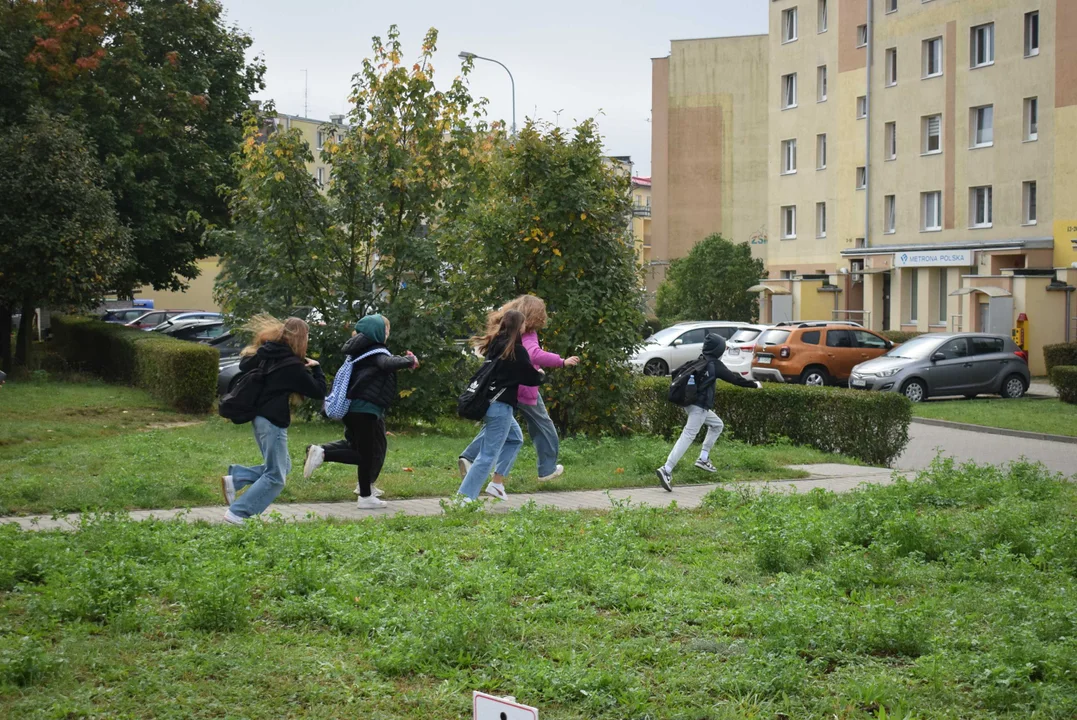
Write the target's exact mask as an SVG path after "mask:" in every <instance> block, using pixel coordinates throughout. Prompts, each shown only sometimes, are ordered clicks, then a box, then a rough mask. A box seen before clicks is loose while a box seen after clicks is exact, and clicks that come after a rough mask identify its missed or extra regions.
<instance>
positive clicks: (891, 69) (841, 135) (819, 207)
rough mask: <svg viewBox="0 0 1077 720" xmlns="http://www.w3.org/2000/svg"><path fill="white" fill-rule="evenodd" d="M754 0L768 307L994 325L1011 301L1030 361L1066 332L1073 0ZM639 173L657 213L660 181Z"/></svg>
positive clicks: (1074, 209) (1075, 139)
mask: <svg viewBox="0 0 1077 720" xmlns="http://www.w3.org/2000/svg"><path fill="white" fill-rule="evenodd" d="M768 6H769V13H770V14H769V17H770V21H769V33H768V36H767V38H766V57H765V58H763V59H762V60H761V62H762V63H764V64H765V65H766V74H767V76H768V81H767V88H768V90H767V94H766V96H767V124H768V128H767V149H766V158H767V191H766V200H765V215H766V229H767V232H766V235H767V237H768V242H767V244H766V246H765V247H766V254H765V259H766V263H767V270H768V278H766V279H765V280H764V282H763V287H765V288H766V289H765V290H764V291H763V296H762V298H763V303H762V306H763V314H764V317H768V316H770V315H772V314H774V313H772V310H773V309H774V308H775V307H779V306H780V308H781V312H780V313H778V314H780V315H787V314H792V315H793V316H796V317H798V318H801V319H829V318H831V317H839V318H848V319H856V320H861V321H862V322H864V323H865V324H866V325H869V326H871V327H872V328H875V329H885V330H898V329H901V330H915V331H921V332H924V331H929V330H943V329H949V330H965V331H968V330H987V329H992V330H996V331H1004V330H1005V328H1008V327H1016V324H1017V317H1018V316H1019V315H1021V314H1022V313H1023V314H1024V315H1025V316H1026V317H1027V321H1028V328H1029V332H1028V337H1029V338H1030V340H1029V342H1030V346H1029V348H1028V349H1029V350H1030V355H1031V361H1032V370H1033V372H1038V371H1042V354H1041V353H1040V350H1039V348H1040V347H1042V344H1044V343H1046V342H1058V341H1062V340H1065V339H1069V337H1070V336H1071V335H1072V334H1073V332H1072V325H1073V322H1074V317H1073V316H1074V311H1073V309H1072V308H1071V307H1070V306H1071V301H1070V298H1071V289H1066V288H1067V287H1068V285H1067V283H1068V282H1069V281H1071V280H1073V279H1074V277H1073V274H1074V271H1072V269H1071V264H1072V263H1074V262H1075V261H1077V46H1074V44H1073V43H1071V42H1069V38H1071V37H1074V36H1077V2H1074V1H1073V0H871V1H870V2H869V0H772V1H771V2H769V3H768ZM869 8H870V9H871V15H870V17H869ZM737 40H738V39H735V38H731V39H728V40H717V41H714V40H708V41H698V42H703V43H714V42H718V43H728V45H727V49H729V50H731V49H733V48H734V47H735V43H736V42H737ZM674 49H675V50H676V45H674ZM719 55H722V54H721V53H716V56H719ZM674 56H675V53H674V54H671V57H670V59H669V60H668V61H667V62H670V63H672V62H673V58H674ZM745 57H748V58H755V57H756V56H755V55H754V54H752V53H745ZM718 69H720V66H717V65H716V67H715V70H718ZM696 72H697V73H699V74H700V76H701V77H706V76H707V75H708V71H705V70H703V69H700V68H697V69H696ZM659 74H660V71H659V68H658V64H657V63H656V66H655V75H656V76H658V75H659ZM792 78H795V80H794V79H792ZM793 83H795V87H794V85H793ZM824 83H825V90H824ZM657 84H658V83H657V81H656V85H657ZM672 94H673V93H672V90H671V91H670V95H671V96H672ZM659 102H660V101H659V100H658V99H656V105H657V104H659ZM733 111H734V112H738V111H741V108H739V107H737V106H736V104H735V103H734V108H733ZM753 111H754V106H752V105H751V104H749V105H748V107H747V109H746V110H744V112H753ZM656 130H657V128H656ZM669 132H672V130H669ZM823 138H825V141H824V140H823ZM824 142H825V146H826V158H825V162H823V160H822V157H821V147H822V144H823V143H824ZM655 144H656V150H655V154H656V157H657V156H658V155H659V154H660V152H661V151H660V150H659V149H658V148H657V146H658V145H661V144H662V143H661V141H658V142H656V143H655ZM707 147H708V145H707V144H704V145H701V146H700V148H699V150H700V154H703V152H704V151H705V149H706V148H707ZM711 161H712V162H718V161H719V157H718V156H717V155H714V156H712V158H711ZM696 162H697V163H698V162H702V161H696ZM690 169H691V168H690V167H687V166H686V167H683V168H680V167H676V166H675V163H674V162H673V161H672V160H669V167H668V169H667V170H666V172H667V173H668V174H669V175H670V176H671V178H672V177H675V176H677V175H678V174H681V173H687V172H688V171H689V170H690ZM654 175H655V187H654V192H655V197H656V201H655V203H656V215H655V219H654V222H655V225H656V228H658V227H660V226H661V225H663V224H664V223H673V222H674V221H673V220H672V216H673V215H675V213H676V210H675V208H673V207H672V206H670V207H669V213H670V217H671V219H670V220H665V219H664V218H662V217H659V215H660V210H662V209H663V205H662V204H661V203H660V202H659V201H658V199H657V198H658V197H659V196H661V195H662V194H663V193H664V192H669V191H672V188H673V187H674V186H675V185H676V182H675V180H673V179H670V180H669V182H668V183H667V185H666V187H665V188H664V187H663V186H662V185H661V184H660V183H659V179H658V176H659V173H658V170H657V166H656V170H655V173H654ZM733 180H734V183H735V184H737V185H738V186H739V185H740V183H741V181H742V178H741V176H739V175H736V174H734V178H733ZM743 183H744V186H745V187H755V186H756V183H757V179H756V178H755V177H754V176H749V177H744V178H743ZM667 188H668V189H667ZM743 196H744V195H743V193H741V194H740V197H742V198H743ZM824 218H825V220H824ZM656 236H657V232H656ZM656 239H657V238H656ZM802 284H803V286H802ZM805 287H811V288H813V292H819V293H822V294H823V295H825V298H823V299H821V300H820V299H819V298H814V297H813V298H812V299H811V300H808V299H807V298H808V296H807V294H806V293H805V292H804V288H805ZM985 288H989V289H985ZM774 298H780V300H778V301H777V303H778V304H777V305H775V304H774V302H775V300H774ZM790 298H791V299H792V300H791V302H792V308H789V304H790ZM798 298H799V301H798ZM829 307H833V308H835V309H834V310H832V311H831V313H830V314H829V315H828V316H825V317H818V318H816V317H811V318H809V317H807V316H806V315H805V314H804V313H808V314H813V313H814V314H820V315H825V313H824V308H829ZM1003 315H1006V316H1007V317H1005V318H1003V317H1002V316H1003ZM1075 339H1077V338H1075ZM1032 345H1035V347H1032Z"/></svg>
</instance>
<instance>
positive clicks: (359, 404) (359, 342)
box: [303, 315, 419, 510]
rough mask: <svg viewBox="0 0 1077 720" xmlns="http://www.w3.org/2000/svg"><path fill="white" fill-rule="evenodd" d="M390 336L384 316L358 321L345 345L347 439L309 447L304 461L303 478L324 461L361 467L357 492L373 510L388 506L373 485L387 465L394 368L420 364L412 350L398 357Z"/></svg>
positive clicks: (362, 503)
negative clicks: (348, 367) (348, 369)
mask: <svg viewBox="0 0 1077 720" xmlns="http://www.w3.org/2000/svg"><path fill="white" fill-rule="evenodd" d="M388 339H389V320H388V318H385V317H383V316H382V315H367V316H366V317H364V318H362V319H360V320H359V322H357V323H356V324H355V332H354V333H353V334H352V337H351V339H350V340H348V342H346V343H345V344H344V347H343V348H341V350H342V351H343V353H344V354H345V355H347V356H348V358H349V359H352V360H354V364H353V365H352V374H351V380H350V382H349V383H348V399H349V400H351V407H350V408H349V410H348V414H347V415H346V416H345V417H344V427H345V431H344V439H343V440H337V441H336V442H331V443H328V444H326V445H310V446H308V447H307V458H306V461H305V462H304V463H303V475H304V477H308V478H309V477H310V476H311V474H313V472H314V471H315V470H316V469H318V466H320V465H321V464H322V462H324V461H326V460H328V461H329V462H337V463H343V464H346V465H357V466H358V482H357V483H356V486H355V492H356V494H358V495H359V501H358V504H359V507H360V508H362V509H366V510H375V509H378V508H384V507H387V506H388V503H386V502H385V501H384V500H380V499H379V498H378V497H377V496H378V495H380V494H381V491H380V490H378V489H377V488H375V487H374V483H375V482H377V480H378V476H379V475H380V474H381V469H382V466H383V465H384V464H385V452H386V450H387V445H386V442H385V411H386V410H388V409H389V406H390V405H392V404H393V402H394V401H395V400H396V398H397V389H396V373H397V371H399V370H408V369H414V368H417V367H419V359H418V358H417V357H415V355H413V354H412V353H411V351H408V353H407V355H406V356H403V357H401V356H397V355H393V354H392V353H390V352H389V349H388V348H387V347H385V343H386V341H387V340H388Z"/></svg>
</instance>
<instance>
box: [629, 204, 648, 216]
mask: <svg viewBox="0 0 1077 720" xmlns="http://www.w3.org/2000/svg"><path fill="white" fill-rule="evenodd" d="M632 215H634V216H635V217H650V216H651V206H650V205H633V206H632Z"/></svg>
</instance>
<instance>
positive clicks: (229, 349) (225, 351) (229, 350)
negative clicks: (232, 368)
mask: <svg viewBox="0 0 1077 720" xmlns="http://www.w3.org/2000/svg"><path fill="white" fill-rule="evenodd" d="M202 342H204V343H205V344H206V345H209V346H210V347H212V348H213V349H214V350H216V351H217V352H218V353H219V354H220V356H221V359H222V360H225V359H228V358H236V357H238V356H239V353H240V352H241V351H242V350H243V348H244V347H245V346H246V345H247V343H246V341H245V340H244V339H243V338H242V337H241V336H240V335H239V334H238V333H232V332H230V333H225V334H224V335H221V336H220V337H215V338H213V339H211V340H203V341H202Z"/></svg>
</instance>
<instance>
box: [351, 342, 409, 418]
mask: <svg viewBox="0 0 1077 720" xmlns="http://www.w3.org/2000/svg"><path fill="white" fill-rule="evenodd" d="M371 350H382V351H384V352H378V353H375V354H374V355H371V356H370V357H367V358H363V359H362V360H360V361H359V362H357V363H355V365H353V366H352V377H351V382H349V383H348V399H349V400H365V401H367V402H368V403H373V404H374V405H377V406H378V407H381V408H388V407H389V406H390V405H392V404H393V402H394V401H395V400H396V397H397V390H396V372H397V370H407V369H408V368H410V367H411V365H412V363H411V358H406V357H401V356H399V355H389V354H388V352H389V351H388V348H386V347H385V345H383V344H381V343H379V342H378V341H376V340H373V339H371V338H368V337H367V336H366V335H364V334H362V333H359V334H358V335H356V336H355V337H353V338H352V339H351V340H349V341H348V342H346V343H344V347H343V351H344V354H345V355H347V356H348V357H358V356H360V355H363V354H364V353H368V352H370V351H371Z"/></svg>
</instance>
